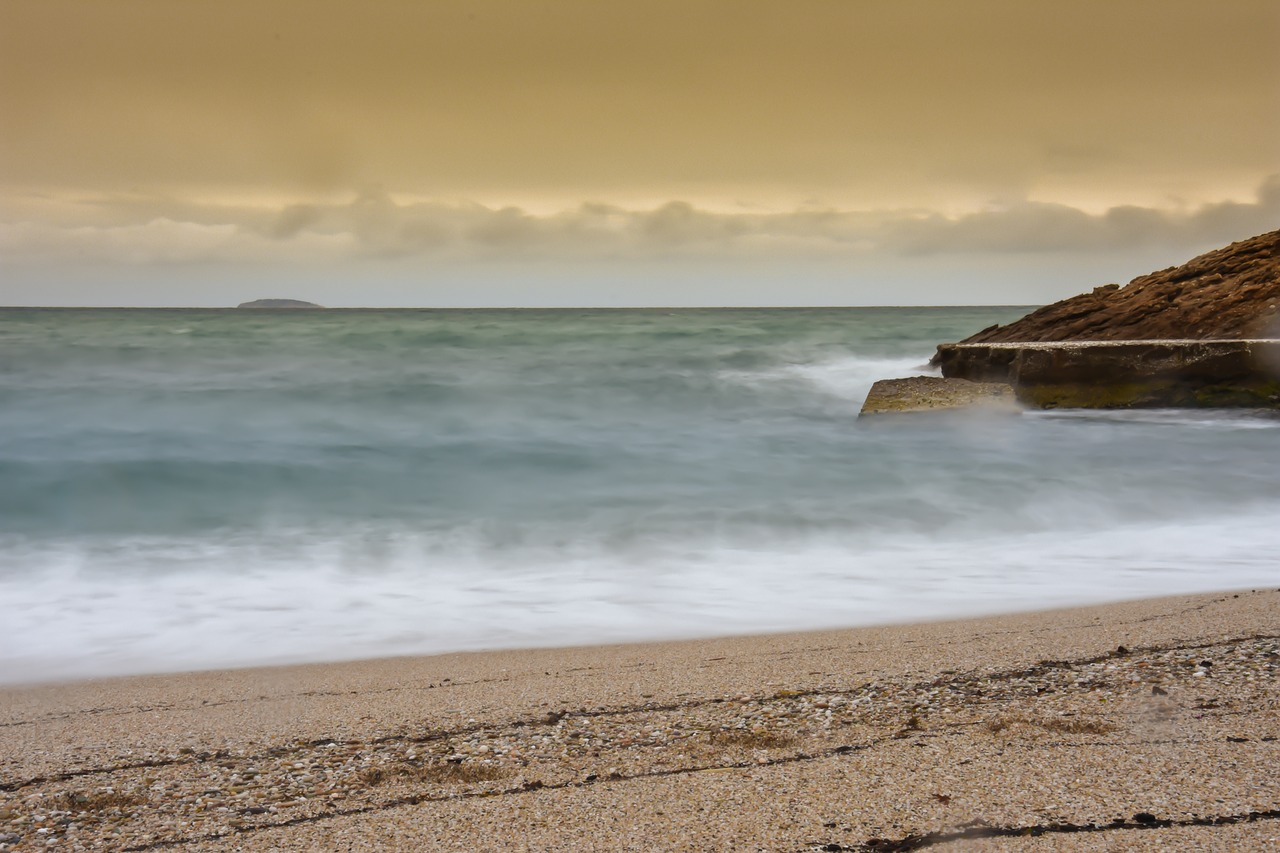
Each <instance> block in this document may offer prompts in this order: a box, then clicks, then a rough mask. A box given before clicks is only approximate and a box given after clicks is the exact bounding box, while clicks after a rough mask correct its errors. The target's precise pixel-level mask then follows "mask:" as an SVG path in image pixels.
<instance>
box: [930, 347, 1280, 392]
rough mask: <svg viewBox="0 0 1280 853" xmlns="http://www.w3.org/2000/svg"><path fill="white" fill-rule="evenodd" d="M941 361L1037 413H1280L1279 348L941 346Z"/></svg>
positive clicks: (945, 368)
mask: <svg viewBox="0 0 1280 853" xmlns="http://www.w3.org/2000/svg"><path fill="white" fill-rule="evenodd" d="M938 358H939V361H940V362H941V365H942V372H943V375H944V376H948V377H956V378H960V377H963V378H965V379H969V380H972V381H977V382H1007V383H1009V384H1010V385H1012V386H1013V389H1014V393H1015V394H1016V395H1017V398H1018V401H1019V402H1020V403H1022V404H1024V405H1027V406H1035V407H1038V408H1045V409H1052V408H1058V407H1064V408H1085V409H1114V408H1144V407H1176V408H1203V407H1210V408H1225V407H1251V408H1280V340H1218V341H1196V340H1179V341H1051V342H1044V343H995V344H943V345H942V346H940V347H939V348H938ZM957 381H958V380H957Z"/></svg>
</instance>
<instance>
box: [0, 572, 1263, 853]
mask: <svg viewBox="0 0 1280 853" xmlns="http://www.w3.org/2000/svg"><path fill="white" fill-rule="evenodd" d="M1277 738H1280V592H1277V591H1275V590H1259V591H1242V592H1240V593H1239V594H1231V593H1226V594H1217V595H1208V596H1192V597H1177V598H1164V599H1153V600H1148V601H1142V602H1133V603H1126V604H1119V605H1109V606H1104V607H1093V608H1079V609H1070V610H1058V611H1050V612H1045V613H1035V614H1022V615H1017V616H1006V617H998V618H989V619H980V620H967V621H959V622H948V623H940V624H930V625H912V626H899V627H887V628H874V629H857V630H847V631H828V632H820V633H809V634H786V635H775V636H764V637H749V638H731V639H719V640H709V641H697V642H680V643H665V644H647V645H627V646H610V647H595V648H575V649H558V650H532V651H516V652H492V653H483V654H465V655H461V654H460V655H445V656H437V657H424V658H404V659H389V660H378V661H370V662H361V663H343V664H327V665H316V666H300V667H289V668H276V669H257V670H241V671H231V672H212V673H195V674H184V675H174V676H159V677H145V678H128V679H114V680H109V681H100V682H89V683H81V684H72V685H56V686H37V687H29V688H17V689H8V690H4V691H0V849H13V850H29V849H30V850H35V849H58V850H63V849H67V850H76V849H88V850H113V851H130V850H171V849H172V850H298V851H302V850H321V851H323V850H342V851H347V850H451V851H475V850H520V851H523V850H537V851H574V850H602V851H603V850H608V851H623V850H636V851H651V850H708V851H710V850H717V851H723V850H735V851H739V850H741V851H756V850H764V851H778V853H802V851H817V850H832V851H839V850H858V851H873V850H875V851H884V850H915V849H932V850H961V849H962V850H966V851H969V850H992V851H1006V850H1009V851H1012V850H1019V851H1023V850H1027V851H1041V850H1045V851H1047V850H1280V740H1277Z"/></svg>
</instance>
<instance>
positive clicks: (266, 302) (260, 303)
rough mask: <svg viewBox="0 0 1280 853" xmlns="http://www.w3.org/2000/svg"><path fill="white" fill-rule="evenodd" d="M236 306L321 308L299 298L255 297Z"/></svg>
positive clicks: (321, 306)
mask: <svg viewBox="0 0 1280 853" xmlns="http://www.w3.org/2000/svg"><path fill="white" fill-rule="evenodd" d="M236 307H237V308H323V307H324V306H323V305H317V304H315V303H314V302H304V301H302V300H301V299H255V300H253V301H252V302H241V303H240V304H239V305H237V306H236Z"/></svg>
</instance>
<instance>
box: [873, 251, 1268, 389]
mask: <svg viewBox="0 0 1280 853" xmlns="http://www.w3.org/2000/svg"><path fill="white" fill-rule="evenodd" d="M1278 339H1280V231H1271V232H1269V233H1267V234H1261V235H1259V236H1257V237H1254V238H1252V239H1249V240H1242V241H1240V242H1238V243H1232V244H1231V245H1230V246H1227V247H1226V248H1224V249H1217V250H1215V251H1212V252H1208V253H1206V254H1203V255H1200V256H1199V257H1197V258H1194V259H1192V260H1190V261H1188V262H1187V263H1185V264H1183V265H1182V266H1179V267H1171V268H1169V269H1166V270H1161V271H1160V272H1154V273H1151V274H1150V275H1144V276H1140V277H1138V278H1135V279H1134V280H1133V281H1131V282H1129V284H1127V285H1126V286H1124V287H1121V286H1120V285H1118V284H1109V285H1105V286H1103V287H1098V288H1095V289H1094V290H1093V291H1092V292H1090V293H1084V294H1081V295H1079V296H1073V297H1072V298H1070V299H1064V300H1063V301H1061V302H1056V303H1054V304H1053V305H1048V306H1046V307H1044V308H1040V309H1038V310H1036V311H1033V312H1031V313H1030V314H1028V315H1027V316H1025V317H1023V318H1022V319H1021V320H1017V321H1015V322H1013V323H1010V324H1009V325H1007V326H992V327H990V328H987V329H983V330H982V331H981V332H978V333H977V334H976V335H973V336H971V337H969V338H966V339H965V340H963V341H961V342H959V343H957V344H940V345H939V346H938V352H937V354H936V355H935V356H934V358H933V362H932V363H933V364H934V365H935V366H938V367H941V369H942V375H943V377H944V378H945V379H947V380H969V381H972V382H979V383H987V382H998V383H1008V384H1009V385H1011V386H1012V388H1013V391H1014V394H1015V395H1016V396H1017V399H1018V402H1020V403H1022V404H1023V405H1027V406H1034V407H1040V408H1055V407H1058V406H1063V407H1075V408H1130V407H1157V406H1169V407H1215V408H1216V407H1227V406H1239V407H1266V408H1280V340H1278ZM902 381H912V380H902ZM912 387H913V390H914V391H915V392H918V393H915V395H914V397H912V398H911V399H910V401H909V402H910V405H908V404H907V403H908V400H907V398H906V397H904V396H903V395H901V394H898V395H896V397H893V398H891V399H890V400H889V401H888V403H887V405H886V403H885V402H884V401H881V402H877V403H876V405H877V406H880V407H881V408H879V409H877V410H878V411H905V410H908V409H921V408H937V407H939V406H951V405H955V402H954V401H955V400H956V399H957V398H956V397H955V395H953V394H952V393H951V391H950V390H949V388H943V387H941V386H940V387H939V388H937V389H932V388H931V387H930V386H927V385H924V384H921V383H920V382H919V381H918V380H915V385H913V386H912ZM935 391H936V393H938V394H941V395H942V398H940V400H939V401H938V402H936V403H934V402H931V401H930V399H929V397H930V395H931V394H933V393H935ZM871 402H872V401H871V400H870V398H868V404H870V403H871Z"/></svg>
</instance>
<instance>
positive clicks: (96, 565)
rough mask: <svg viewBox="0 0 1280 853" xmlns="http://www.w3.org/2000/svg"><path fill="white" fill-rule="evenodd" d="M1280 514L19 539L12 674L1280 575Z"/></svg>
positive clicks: (364, 651)
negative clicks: (1104, 524) (252, 539)
mask: <svg viewBox="0 0 1280 853" xmlns="http://www.w3.org/2000/svg"><path fill="white" fill-rule="evenodd" d="M1278 510H1280V507H1276V506H1267V507H1259V508H1258V509H1257V511H1256V512H1251V513H1247V514H1242V515H1236V516H1233V517H1229V518H1219V519H1206V520H1201V521H1200V522H1198V523H1195V524H1192V525H1174V524H1145V525H1127V526H1122V527H1115V528H1112V529H1106V530H1098V531H1097V532H1095V533H1087V532H1086V533H1081V532H1079V531H1074V532H1065V531H1048V532H1038V533H1027V534H1022V535H1015V536H1003V537H996V536H985V537H982V538H970V539H966V538H962V537H957V536H952V537H948V538H945V539H937V538H930V537H926V536H920V535H916V536H905V537H904V536H901V535H900V534H899V535H897V536H895V537H893V538H889V537H884V538H883V539H882V540H881V541H879V542H868V541H866V540H865V539H863V540H860V541H853V540H850V539H841V538H840V537H838V536H833V535H828V536H826V537H824V538H820V539H813V538H810V539H804V540H794V541H790V542H779V543H777V546H776V547H770V548H758V547H757V548H743V547H734V546H733V545H732V544H731V543H723V542H720V543H716V542H714V541H710V540H708V541H705V542H702V543H692V542H685V543H678V542H671V543H666V544H665V545H664V546H662V547H658V546H656V545H653V544H651V545H650V546H649V547H647V548H645V549H644V550H643V551H640V550H634V551H631V552H617V551H615V552H610V551H606V550H604V549H603V548H600V547H594V546H592V547H577V548H566V549H558V550H552V549H541V550H538V549H526V550H523V551H518V552H510V551H506V552H495V551H489V552H485V551H482V550H476V549H474V548H465V547H455V546H454V545H448V546H446V545H444V544H442V543H441V542H440V541H436V540H432V539H430V538H428V537H425V536H423V535H421V534H413V533H408V532H404V533H401V534H399V535H398V536H396V537H394V539H393V541H392V542H391V543H390V545H389V546H387V547H381V548H378V549H376V552H370V551H368V550H367V549H365V548H363V547H361V546H359V545H357V543H356V542H355V541H353V540H341V539H330V540H318V539H315V538H314V537H300V538H298V539H297V540H295V541H284V540H282V541H279V542H277V543H276V544H275V545H274V546H272V547H270V548H266V547H262V546H261V545H260V544H253V543H247V542H235V541H231V542H221V543H220V542H214V541H205V542H201V543H192V542H189V541H176V540H175V541H162V540H145V541H142V540H140V541H135V542H132V543H118V544H117V545H116V546H115V547H114V548H112V549H110V550H94V549H88V548H80V549H72V548H69V547H63V548H61V549H59V550H58V551H56V552H55V551H47V550H46V551H33V550H30V549H28V550H26V551H25V552H23V550H22V549H14V548H10V549H6V551H5V554H6V557H5V562H6V563H12V565H0V569H3V571H0V577H2V578H3V580H0V600H3V601H4V602H5V611H6V618H5V619H4V622H3V627H0V681H3V682H8V683H14V682H25V681H39V680H58V679H68V678H81V677H89V676H101V675H112V674H126V673H142V672H160V671H175V670H189V669H202V668H216V667H226V666H244V665H254V664H272V663H287V662H303V661H322V660H339V659H355V658H364V657H372V656H380V655H394V654H407V653H433V652H445V651H455V650H464V649H483V648H511V647H533V646H547V645H562V644H581V643H599V642H612V641H623V640H653V639H664V638H677V637H696V636H710V635H722V634H733V633H743V632H760V631H775V630H791V629H809V628H822V627H835V626H854V625H869V624H878V623H886V622H901V621H912V620H923V619H936V618H944V617H958V616H966V615H975V614H981V613H996V612H1005V611H1015V610H1025V609H1034V608H1039V607H1048V606H1059V605H1065V604H1072V603H1088V602H1101V601H1109V600H1120V599H1125V598H1133V597H1141V596H1147V595H1164V594H1175V593H1190V592H1198V591H1209V590H1216V589H1227V588H1241V587H1250V586H1259V585H1274V584H1275V583H1276V580H1277V577H1276V570H1275V562H1274V557H1273V556H1272V555H1274V553H1275V551H1276V546H1277V545H1278V544H1280V535H1278V534H1277V532H1276V528H1275V523H1274V521H1275V518H1276V517H1277V512H1278ZM455 545H456V543H455ZM19 560H21V561H23V562H24V563H25V569H24V570H21V571H20V570H19V568H18V565H17V562H16V561H19ZM174 560H179V561H180V564H175V563H174V562H173V561H174Z"/></svg>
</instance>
